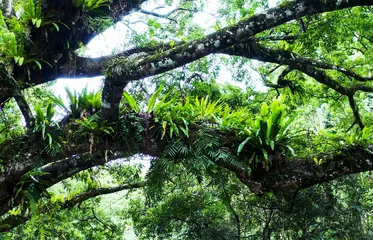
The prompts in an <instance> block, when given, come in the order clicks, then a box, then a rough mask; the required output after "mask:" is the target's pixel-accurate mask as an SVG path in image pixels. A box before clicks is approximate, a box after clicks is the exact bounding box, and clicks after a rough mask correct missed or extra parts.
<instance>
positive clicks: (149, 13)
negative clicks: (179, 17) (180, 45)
mask: <svg viewBox="0 0 373 240" xmlns="http://www.w3.org/2000/svg"><path fill="white" fill-rule="evenodd" d="M174 11H176V10H173V11H172V12H174ZM139 12H141V13H144V14H146V15H151V16H154V17H157V18H163V19H167V20H170V21H172V22H176V23H177V21H176V20H175V19H173V18H170V17H169V16H170V14H171V13H168V14H159V13H155V12H150V11H147V10H144V9H140V11H139Z"/></svg>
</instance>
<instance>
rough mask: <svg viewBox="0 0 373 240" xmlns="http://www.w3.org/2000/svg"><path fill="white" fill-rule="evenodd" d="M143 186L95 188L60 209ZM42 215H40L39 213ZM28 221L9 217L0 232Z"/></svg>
mask: <svg viewBox="0 0 373 240" xmlns="http://www.w3.org/2000/svg"><path fill="white" fill-rule="evenodd" d="M144 186H145V182H135V183H129V184H124V185H120V186H116V187H107V188H96V189H90V190H88V191H86V192H83V193H80V194H78V195H76V196H74V197H72V198H71V199H70V200H66V201H64V202H63V203H61V204H60V206H59V207H60V209H61V210H63V209H67V208H71V207H74V206H76V205H77V204H79V203H82V202H84V201H86V200H88V199H90V198H94V197H97V196H101V195H105V194H110V193H116V192H120V191H123V190H131V189H138V188H142V187H144ZM41 214H42V213H41ZM28 220H30V216H14V215H9V216H8V217H6V218H5V219H3V220H2V221H0V232H8V231H9V230H11V229H13V228H15V227H17V226H19V225H21V224H24V223H26V222H27V221H28Z"/></svg>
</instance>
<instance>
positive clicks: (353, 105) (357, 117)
mask: <svg viewBox="0 0 373 240" xmlns="http://www.w3.org/2000/svg"><path fill="white" fill-rule="evenodd" d="M348 102H349V103H350V106H351V109H352V112H353V114H354V118H355V122H356V123H357V124H358V125H359V127H360V129H363V128H364V124H363V121H362V120H361V117H360V114H359V109H358V106H357V104H356V101H355V99H354V96H353V95H350V96H348Z"/></svg>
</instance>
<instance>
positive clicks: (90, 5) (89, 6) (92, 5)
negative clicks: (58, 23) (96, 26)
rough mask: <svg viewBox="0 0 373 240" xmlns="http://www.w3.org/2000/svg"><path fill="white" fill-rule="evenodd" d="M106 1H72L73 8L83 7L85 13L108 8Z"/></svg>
mask: <svg viewBox="0 0 373 240" xmlns="http://www.w3.org/2000/svg"><path fill="white" fill-rule="evenodd" d="M108 3H109V1H108V0H98V1H95V0H73V5H74V7H77V8H78V7H83V8H84V9H86V10H87V11H92V10H95V9H97V8H101V7H104V6H108Z"/></svg>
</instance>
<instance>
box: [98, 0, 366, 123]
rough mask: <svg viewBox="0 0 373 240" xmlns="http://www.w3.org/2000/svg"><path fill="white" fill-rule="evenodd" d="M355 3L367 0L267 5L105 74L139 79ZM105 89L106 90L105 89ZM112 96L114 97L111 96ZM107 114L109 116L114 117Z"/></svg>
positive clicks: (117, 65)
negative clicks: (191, 40) (273, 29)
mask: <svg viewBox="0 0 373 240" xmlns="http://www.w3.org/2000/svg"><path fill="white" fill-rule="evenodd" d="M356 4H358V5H370V4H371V3H370V2H369V1H367V0H359V1H358V0H355V1H347V0H338V1H310V0H302V1H295V2H289V3H288V4H284V5H281V6H278V7H274V8H271V9H268V10H266V11H264V12H262V13H258V14H256V15H254V16H253V17H251V18H248V19H246V20H243V21H241V22H239V23H238V24H236V25H233V26H229V27H226V28H223V29H221V30H220V31H218V32H215V33H212V34H210V35H207V36H206V37H204V38H202V39H199V40H196V41H193V42H187V43H185V44H181V45H177V46H175V47H174V48H172V49H170V50H167V51H165V52H161V53H159V54H154V55H152V56H148V57H144V56H140V57H138V58H137V59H134V60H131V61H129V60H127V59H121V60H119V61H115V62H114V64H112V65H111V66H110V67H109V68H108V74H109V75H110V77H112V81H110V83H106V84H110V85H111V86H112V85H113V84H118V83H120V82H123V81H124V82H128V81H132V80H139V79H143V78H146V77H149V76H153V75H156V74H160V73H164V72H166V71H169V70H172V69H175V68H178V67H180V66H183V65H185V64H187V63H190V62H193V61H195V60H198V59H200V58H202V57H205V56H207V55H209V54H212V53H217V52H220V51H222V50H224V49H227V48H229V47H232V46H234V45H236V44H238V43H240V42H243V41H245V40H247V39H249V38H250V37H252V36H254V35H255V34H257V33H259V32H262V31H264V30H267V29H270V28H273V27H275V26H278V25H281V24H283V23H285V22H288V21H290V20H293V19H297V18H300V17H302V16H306V15H310V14H317V13H322V12H326V11H332V10H337V9H343V8H347V7H352V6H356ZM105 89H106V90H105ZM110 89H112V87H106V88H104V91H103V95H105V96H109V95H111V94H112V93H110V92H107V91H108V90H110ZM113 100H114V99H113ZM115 100H116V101H117V102H115V101H114V102H106V103H110V105H109V104H107V106H111V107H114V106H117V105H118V104H119V101H120V98H115ZM117 111H118V110H117V109H111V110H110V113H109V114H107V115H106V116H108V117H110V118H111V117H112V116H115V114H114V113H112V112H117ZM110 118H108V120H113V119H110Z"/></svg>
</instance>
